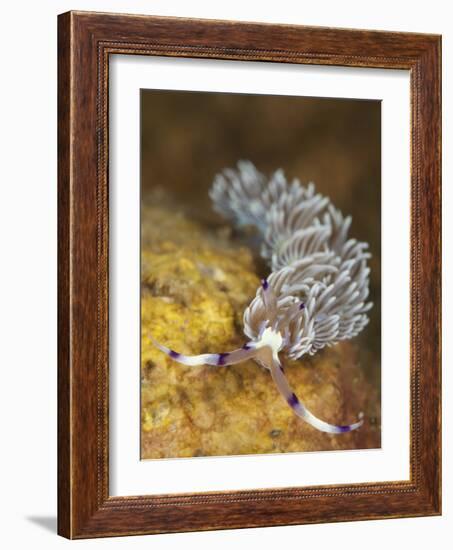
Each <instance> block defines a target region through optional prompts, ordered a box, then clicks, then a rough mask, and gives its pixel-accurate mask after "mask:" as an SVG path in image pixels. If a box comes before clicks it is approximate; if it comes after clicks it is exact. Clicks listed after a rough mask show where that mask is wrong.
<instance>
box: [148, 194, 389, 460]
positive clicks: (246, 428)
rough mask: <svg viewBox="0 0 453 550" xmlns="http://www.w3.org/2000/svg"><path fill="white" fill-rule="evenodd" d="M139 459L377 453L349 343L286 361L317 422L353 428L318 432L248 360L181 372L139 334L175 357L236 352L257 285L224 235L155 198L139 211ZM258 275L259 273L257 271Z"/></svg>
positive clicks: (251, 265)
mask: <svg viewBox="0 0 453 550" xmlns="http://www.w3.org/2000/svg"><path fill="white" fill-rule="evenodd" d="M141 259H142V272H141V279H142V304H141V308H142V310H141V315H142V364H141V375H142V378H141V382H142V385H141V397H142V419H141V436H142V437H141V456H142V459H152V458H171V457H190V456H219V455H241V454H255V453H258V454H259V453H281V452H291V451H320V450H339V449H364V448H376V447H380V407H379V398H378V394H377V391H376V389H374V388H373V387H372V386H371V384H370V383H369V382H368V381H367V379H366V378H365V375H364V373H363V369H362V368H361V366H360V364H359V360H358V356H359V354H358V353H357V344H356V343H355V341H354V340H352V341H346V342H342V343H340V344H338V345H336V346H334V347H332V348H326V349H324V350H322V351H320V352H318V353H317V354H316V355H315V356H314V357H307V358H303V359H302V360H299V361H289V360H285V359H284V357H282V360H283V364H284V366H285V367H286V368H285V372H286V374H287V377H288V379H289V382H290V384H291V385H292V386H293V389H294V391H295V393H296V394H297V395H298V396H299V397H300V399H301V400H302V401H303V402H304V403H305V404H306V405H307V407H308V408H309V409H310V410H311V411H312V412H313V413H314V414H315V415H317V416H319V417H320V418H322V419H323V420H325V421H327V422H331V423H336V424H347V423H350V422H353V421H355V420H356V419H357V415H358V413H359V412H360V411H363V412H364V414H365V423H364V425H363V426H362V427H361V428H360V429H359V430H356V431H353V432H350V433H347V434H340V435H332V434H326V433H323V432H319V431H317V430H315V429H314V428H312V427H311V426H309V425H308V424H306V423H305V422H303V421H302V420H301V419H300V418H298V417H296V416H295V415H294V413H293V412H292V410H291V409H290V408H289V407H288V405H287V404H286V403H285V401H284V400H283V398H282V397H281V396H280V394H279V393H278V390H277V388H276V386H275V384H274V382H273V381H272V378H271V375H270V373H269V372H268V371H266V370H265V369H263V368H262V367H260V366H259V365H258V364H256V363H255V362H254V361H248V362H245V363H241V364H238V365H233V366H228V367H213V366H201V367H187V366H184V365H181V364H179V363H176V362H174V361H172V360H171V359H170V358H168V357H166V356H165V355H164V354H163V353H162V352H161V351H160V350H158V349H157V348H156V347H155V346H154V345H153V344H152V342H151V341H150V339H149V337H148V335H149V334H152V335H153V337H154V338H155V339H156V340H157V341H159V342H161V343H162V344H164V345H166V346H168V347H170V348H172V349H174V350H177V351H178V352H181V353H184V354H200V353H208V352H222V351H228V350H232V349H235V348H237V347H240V346H241V345H242V344H243V343H244V342H245V341H246V337H245V335H244V334H243V331H242V326H243V325H242V316H243V312H244V309H245V308H246V306H247V305H248V304H249V302H250V301H251V299H252V298H253V297H254V296H255V292H256V289H257V287H258V286H259V284H260V276H259V274H258V272H257V266H256V265H255V261H254V257H253V254H252V251H251V249H249V248H248V247H246V246H244V245H241V244H240V243H238V242H237V241H236V240H235V239H234V238H232V235H231V229H230V228H229V227H221V228H209V227H206V226H205V224H201V223H197V222H195V221H192V220H191V219H189V217H188V216H185V215H184V214H183V213H182V212H179V213H178V212H175V210H174V209H172V208H171V206H170V205H167V206H165V201H160V203H159V206H153V205H149V204H148V205H145V206H143V207H142V253H141ZM261 275H263V274H261Z"/></svg>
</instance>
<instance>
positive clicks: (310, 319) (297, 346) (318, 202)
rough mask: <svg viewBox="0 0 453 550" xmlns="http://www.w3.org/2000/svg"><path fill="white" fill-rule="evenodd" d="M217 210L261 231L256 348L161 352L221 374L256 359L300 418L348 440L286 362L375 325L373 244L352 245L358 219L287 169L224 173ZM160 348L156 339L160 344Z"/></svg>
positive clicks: (250, 318)
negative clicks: (296, 387)
mask: <svg viewBox="0 0 453 550" xmlns="http://www.w3.org/2000/svg"><path fill="white" fill-rule="evenodd" d="M210 196H211V198H212V200H213V203H214V209H215V210H216V212H218V213H219V214H221V215H222V216H224V217H225V218H227V219H230V220H231V221H232V222H233V223H235V224H236V225H237V226H239V227H240V226H248V225H252V226H255V227H256V228H257V230H258V232H259V234H260V236H261V238H262V246H261V255H262V257H263V258H265V259H266V260H267V261H268V263H269V265H270V268H271V274H270V275H269V276H268V277H267V279H263V281H262V284H261V286H260V287H259V288H258V290H257V292H256V296H255V298H254V299H253V300H252V302H251V303H250V305H249V306H248V307H247V309H246V310H245V312H244V333H245V334H246V336H247V337H248V338H249V341H248V342H247V343H246V344H245V345H244V346H243V347H242V348H240V349H237V350H234V351H231V352H224V353H208V354H202V355H193V356H187V355H182V354H180V353H178V352H176V351H173V350H171V349H169V348H167V347H165V346H163V345H162V344H160V343H158V342H154V343H155V345H156V346H157V347H158V348H159V349H161V350H162V351H163V352H164V353H166V354H167V355H168V356H169V357H171V358H172V359H174V360H175V361H177V362H179V363H182V364H184V365H189V366H195V365H214V366H218V367H223V366H228V365H233V364H236V363H240V362H242V361H244V360H246V359H254V360H255V361H256V362H257V363H259V364H260V365H261V366H263V367H265V368H266V369H268V370H269V371H270V373H271V376H272V378H273V380H274V382H275V384H276V386H277V388H278V390H279V391H280V393H281V394H282V396H283V397H284V399H285V400H286V402H287V403H288V405H289V406H290V407H291V408H292V409H293V411H294V412H295V414H296V415H297V416H299V417H300V418H302V419H303V420H305V421H306V422H308V423H309V424H311V425H312V426H313V427H315V428H317V429H318V430H321V431H324V432H328V433H344V432H349V431H352V430H355V429H356V428H358V427H360V426H361V425H362V423H363V420H362V414H360V415H359V420H358V421H357V422H355V423H353V424H348V425H345V426H339V425H333V424H328V423H327V422H324V421H322V420H320V419H319V418H317V417H316V416H314V415H313V414H312V413H311V412H310V411H309V410H308V409H307V408H306V407H305V406H304V404H303V403H302V401H301V400H300V399H299V398H298V397H297V396H296V395H295V393H294V392H293V391H292V389H291V387H290V385H289V383H288V381H287V378H286V376H285V374H284V370H283V367H282V365H281V362H280V358H279V356H280V354H282V353H283V354H285V355H286V356H287V357H288V358H289V359H300V358H301V357H303V356H304V355H306V354H308V355H313V354H315V353H316V352H317V351H318V350H320V349H322V348H323V347H325V346H331V345H334V344H336V343H337V342H340V341H341V340H348V339H350V338H353V337H354V336H356V335H357V334H358V333H359V332H360V331H361V330H362V329H363V328H364V327H365V326H366V324H367V323H368V316H367V312H368V311H369V309H371V307H372V304H371V303H370V302H367V298H368V294H369V274H370V269H369V267H368V266H367V260H368V259H369V258H370V253H369V252H368V251H367V249H368V244H367V243H363V242H358V241H357V240H355V239H348V231H349V227H350V225H351V218H350V217H347V218H344V217H343V215H342V213H341V212H340V211H339V210H338V209H336V208H335V207H334V206H333V205H332V203H331V202H330V200H329V199H328V198H327V197H323V196H322V195H321V194H316V193H315V187H314V185H313V184H312V183H310V184H309V185H308V186H307V187H304V186H302V185H301V184H300V182H299V181H298V180H293V181H292V182H291V183H288V182H287V180H286V178H285V176H284V174H283V171H282V170H277V171H276V172H275V173H274V174H273V175H272V176H271V177H270V178H266V177H265V176H264V175H263V174H262V173H260V172H258V171H257V170H256V168H255V166H254V165H253V164H252V163H251V162H248V161H240V162H239V163H238V168H237V170H232V169H226V170H224V171H223V173H221V174H218V175H217V176H216V178H215V180H214V183H213V186H212V188H211V191H210ZM153 341H154V340H153Z"/></svg>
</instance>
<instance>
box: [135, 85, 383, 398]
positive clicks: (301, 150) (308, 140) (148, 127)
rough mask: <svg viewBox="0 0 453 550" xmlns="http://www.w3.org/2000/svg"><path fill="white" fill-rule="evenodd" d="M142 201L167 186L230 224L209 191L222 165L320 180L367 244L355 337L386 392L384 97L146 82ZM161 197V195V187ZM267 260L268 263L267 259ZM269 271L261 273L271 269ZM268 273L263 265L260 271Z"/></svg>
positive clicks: (179, 201) (190, 205) (184, 202)
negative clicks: (366, 304)
mask: <svg viewBox="0 0 453 550" xmlns="http://www.w3.org/2000/svg"><path fill="white" fill-rule="evenodd" d="M141 109H142V112H141V113H142V116H141V122H142V129H141V155H142V157H141V158H142V163H141V169H142V172H141V177H142V199H143V203H144V204H146V202H147V201H154V202H155V200H156V196H158V195H156V194H155V193H156V190H159V189H160V190H165V196H166V197H167V198H168V196H170V197H171V200H172V201H173V203H174V205H175V208H178V209H181V210H184V211H185V212H186V213H187V214H188V215H189V216H190V217H191V218H193V219H196V220H197V221H201V222H203V223H206V224H207V225H208V226H211V227H212V226H213V225H216V224H219V225H224V224H225V221H224V220H222V219H219V218H218V217H217V216H216V214H215V213H214V212H213V211H212V208H211V202H210V199H209V195H208V190H209V188H210V186H211V184H212V181H213V178H214V176H215V174H216V173H217V172H219V171H221V170H222V169H223V168H225V167H234V166H235V164H236V162H237V161H238V160H239V159H248V160H251V161H252V162H253V163H254V164H255V166H256V167H257V168H258V170H260V171H261V172H264V173H267V174H269V173H271V172H273V171H274V170H276V169H278V168H283V169H284V171H285V174H286V176H287V178H288V179H292V178H294V177H297V178H299V179H300V181H301V183H302V184H306V183H308V182H309V181H313V182H314V183H315V184H316V189H317V191H318V192H320V193H322V194H323V195H327V196H329V197H330V198H331V200H332V202H333V203H334V205H335V206H336V207H338V208H340V209H341V210H342V211H343V213H344V214H345V215H352V218H353V222H352V226H351V230H350V236H351V237H354V238H357V239H358V240H361V241H367V242H368V243H369V244H370V251H371V253H372V254H373V257H372V259H371V261H370V266H371V289H370V290H371V300H372V301H373V302H374V304H375V305H374V308H373V309H372V310H371V312H370V324H369V325H368V327H367V328H366V329H365V330H364V331H363V332H362V333H361V335H360V336H359V337H358V338H357V339H356V341H357V344H358V347H359V350H360V356H361V357H360V363H361V364H362V365H363V367H364V369H365V370H366V375H367V377H368V379H369V380H370V382H372V384H373V386H374V387H375V388H376V389H377V391H378V392H379V391H380V353H381V308H380V303H381V296H380V278H381V263H380V260H381V104H380V102H379V101H369V100H356V99H330V98H310V97H299V96H298V97H292V96H264V95H244V94H230V93H228V94H226V93H206V92H185V91H184V92H180V91H155V90H142V92H141ZM162 196H163V195H162ZM260 269H264V268H263V266H261V267H260ZM265 274H266V272H264V273H263V275H265ZM260 275H261V274H260Z"/></svg>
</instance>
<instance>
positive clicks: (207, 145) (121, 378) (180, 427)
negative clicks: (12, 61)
mask: <svg viewBox="0 0 453 550" xmlns="http://www.w3.org/2000/svg"><path fill="white" fill-rule="evenodd" d="M58 29H59V38H58V40H59V43H58V46H59V80H58V87H59V90H58V93H59V106H58V116H59V126H58V148H59V166H58V204H59V221H58V231H59V237H58V247H59V248H58V251H59V264H58V281H59V289H58V291H59V313H58V325H59V348H58V363H59V370H58V380H59V382H58V399H59V410H58V414H59V419H58V430H59V432H58V438H59V445H58V457H59V466H58V492H59V495H58V508H59V510H58V530H59V533H60V534H61V535H63V536H65V537H67V538H88V537H102V536H117V535H118V536H119V535H131V534H151V533H163V532H178V531H196V530H208V529H228V528H240V527H255V526H256V527H258V526H270V525H291V524H304V523H319V522H332V521H353V520H364V519H379V518H392V517H411V516H427V515H438V514H440V513H441V490H440V487H441V470H440V460H441V449H440V441H441V427H440V426H441V416H440V401H441V380H440V346H441V342H440V334H441V333H440V314H441V310H440V307H441V306H440V303H441V302H440V293H441V277H440V269H441V257H440V238H441V234H440V212H441V187H440V186H441V180H440V166H441V162H440V159H441V156H440V155H441V135H440V109H441V83H440V56H441V40H440V37H439V36H434V35H428V34H412V33H392V32H377V31H365V30H346V29H332V28H322V27H319V28H313V27H304V26H288V25H264V24H256V23H236V22H227V21H213V20H212V21H209V20H195V19H179V18H163V17H151V16H134V15H113V14H101V13H89V12H69V13H65V14H63V15H61V16H59V27H58Z"/></svg>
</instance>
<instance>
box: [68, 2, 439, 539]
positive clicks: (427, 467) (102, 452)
mask: <svg viewBox="0 0 453 550" xmlns="http://www.w3.org/2000/svg"><path fill="white" fill-rule="evenodd" d="M58 48H59V59H58V72H59V76H58V118H59V126H58V158H59V160H58V163H59V164H58V257H59V259H58V336H59V338H58V532H59V534H61V535H63V536H65V537H68V538H88V537H102V536H118V535H132V534H147V533H162V532H179V531H197V530H209V529H229V528H241V527H259V526H269V525H292V524H304V523H320V522H332V521H353V520H364V519H379V518H395V517H413V516H428V515H438V514H440V513H441V466H440V463H441V371H440V357H441V330H440V329H441V317H440V316H441V256H440V254H441V218H440V216H441V174H440V170H441V126H440V111H441V83H440V79H441V76H440V75H441V72H440V59H441V39H440V37H439V36H435V35H428V34H412V33H393V32H377V31H362V30H344V29H332V28H321V27H320V28H313V27H304V26H290V25H263V24H256V23H235V22H227V21H207V20H195V19H179V18H165V17H150V16H134V15H112V14H101V13H88V12H69V13H65V14H63V15H60V16H59V21H58ZM111 54H124V55H130V54H134V55H145V56H153V55H159V56H177V57H192V58H215V59H229V60H237V61H242V60H248V61H256V62H261V61H271V62H284V63H301V64H316V65H336V66H348V67H374V68H384V69H388V70H391V69H405V70H407V71H410V88H411V91H410V94H411V161H410V162H411V229H410V231H411V236H410V239H411V251H410V254H411V276H410V278H411V282H410V295H411V298H410V302H411V312H410V315H411V334H410V349H411V353H410V388H411V389H410V393H411V395H410V402H411V410H410V418H411V426H410V441H411V444H410V480H409V481H389V482H381V483H361V484H350V485H334V486H317V487H293V488H288V489H262V490H251V491H228V492H215V493H212V492H210V493H196V494H177V495H173V494H170V495H165V494H163V495H157V496H146V495H137V496H133V497H112V496H109V489H108V487H109V485H108V480H109V468H108V452H109V450H108V441H109V425H108V411H109V402H108V385H109V341H108V323H109V310H108V297H109V287H108V279H109V278H108V265H109V257H108V244H109V234H108V223H109V208H108V197H109V188H108V131H109V128H108V83H109V56H110V55H111Z"/></svg>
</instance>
